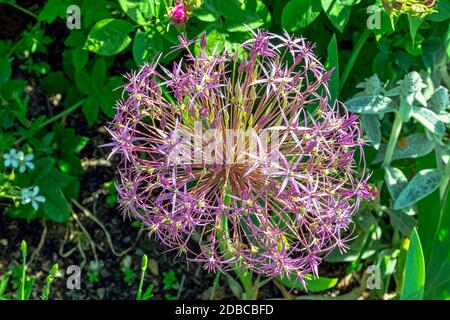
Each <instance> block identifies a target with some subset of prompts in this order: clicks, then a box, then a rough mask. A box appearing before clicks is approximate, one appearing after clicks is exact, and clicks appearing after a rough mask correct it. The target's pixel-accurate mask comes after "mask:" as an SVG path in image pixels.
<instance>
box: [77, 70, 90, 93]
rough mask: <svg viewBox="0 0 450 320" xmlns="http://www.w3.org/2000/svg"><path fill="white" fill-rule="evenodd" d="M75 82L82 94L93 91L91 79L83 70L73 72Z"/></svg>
mask: <svg viewBox="0 0 450 320" xmlns="http://www.w3.org/2000/svg"><path fill="white" fill-rule="evenodd" d="M75 84H76V86H77V88H78V90H80V92H81V93H83V94H86V95H87V94H91V93H92V92H93V91H92V90H93V88H92V80H91V77H90V76H89V74H88V73H87V72H86V71H85V70H77V72H76V73H75Z"/></svg>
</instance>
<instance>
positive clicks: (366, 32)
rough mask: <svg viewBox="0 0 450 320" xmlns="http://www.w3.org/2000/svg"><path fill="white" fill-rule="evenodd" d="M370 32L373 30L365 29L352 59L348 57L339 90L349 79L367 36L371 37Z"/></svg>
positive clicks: (354, 49)
mask: <svg viewBox="0 0 450 320" xmlns="http://www.w3.org/2000/svg"><path fill="white" fill-rule="evenodd" d="M370 34H371V30H369V29H365V30H364V32H363V33H362V34H361V35H360V36H359V39H358V42H356V45H355V48H353V51H352V54H351V56H350V59H348V63H347V64H346V66H345V69H344V72H343V73H342V76H341V79H340V81H339V91H342V89H343V88H344V85H345V82H346V81H347V78H348V76H349V75H350V72H351V71H352V69H353V66H354V65H355V62H356V59H357V58H358V56H359V53H360V52H361V49H362V47H363V46H364V44H365V43H366V41H367V38H369V36H370Z"/></svg>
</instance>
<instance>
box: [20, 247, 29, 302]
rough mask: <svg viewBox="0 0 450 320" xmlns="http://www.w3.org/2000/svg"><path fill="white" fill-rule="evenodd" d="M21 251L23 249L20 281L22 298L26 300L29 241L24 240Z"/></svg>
mask: <svg viewBox="0 0 450 320" xmlns="http://www.w3.org/2000/svg"><path fill="white" fill-rule="evenodd" d="M21 251H22V281H21V282H20V300H25V282H26V271H27V243H26V242H25V241H24V240H22V244H21Z"/></svg>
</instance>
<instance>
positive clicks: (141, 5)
mask: <svg viewBox="0 0 450 320" xmlns="http://www.w3.org/2000/svg"><path fill="white" fill-rule="evenodd" d="M151 2H153V1H147V0H146V1H142V0H119V4H120V7H121V8H122V10H123V11H124V12H125V13H126V14H127V16H129V17H130V18H131V19H132V20H133V21H135V22H136V23H137V24H139V25H146V24H147V22H148V20H149V19H150V18H151V17H152V14H153V13H154V12H152V11H153V10H152V3H151Z"/></svg>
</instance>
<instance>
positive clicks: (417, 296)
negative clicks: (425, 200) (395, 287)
mask: <svg viewBox="0 0 450 320" xmlns="http://www.w3.org/2000/svg"><path fill="white" fill-rule="evenodd" d="M424 288H425V260H424V258H423V252H422V245H421V243H420V238H419V234H418V233H417V230H416V229H414V230H413V232H412V234H411V239H410V243H409V249H408V254H407V256H406V266H405V278H404V280H403V286H402V293H401V295H400V299H401V300H422V299H423V293H424Z"/></svg>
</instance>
